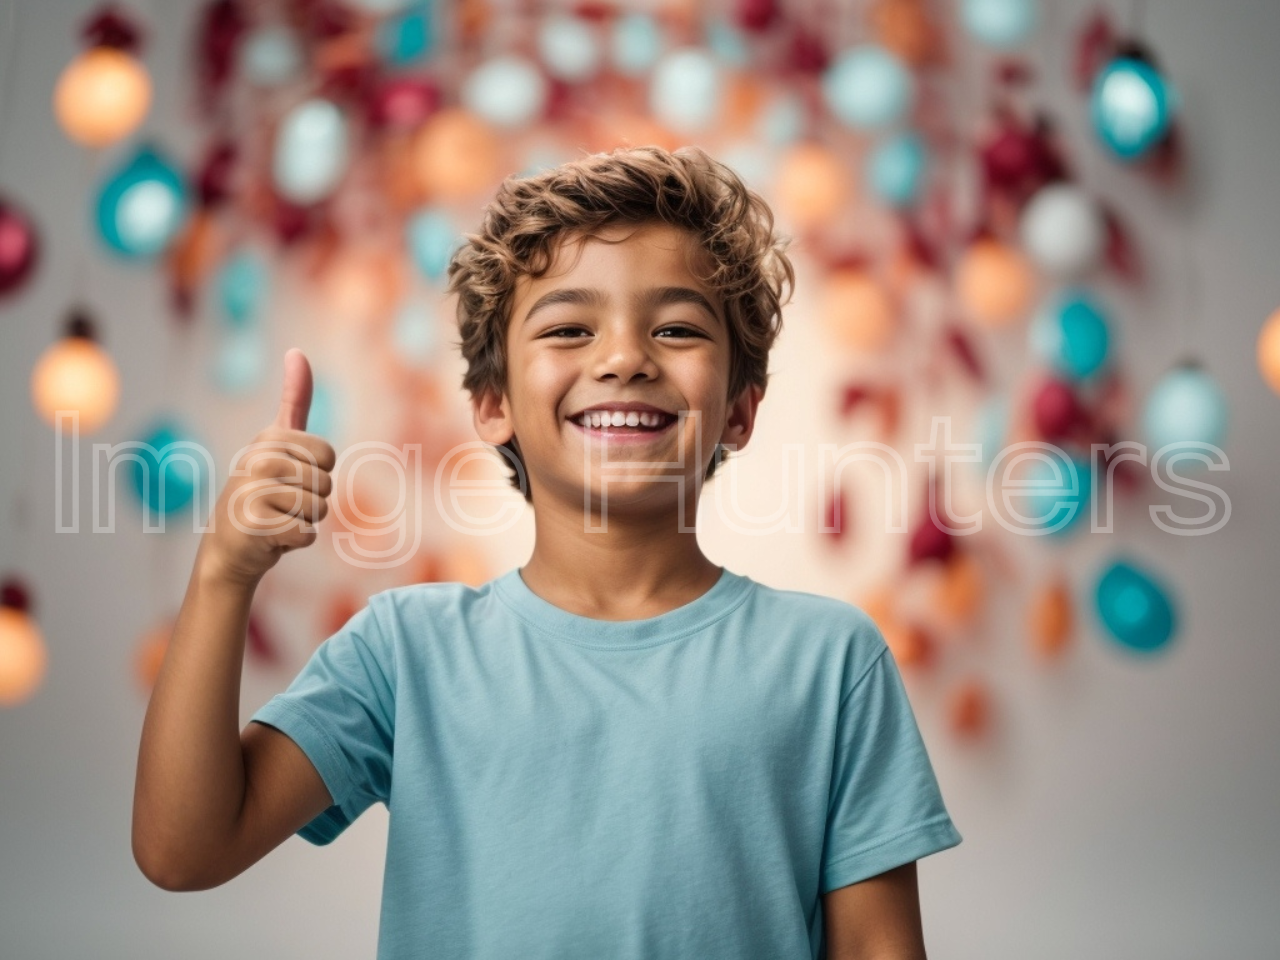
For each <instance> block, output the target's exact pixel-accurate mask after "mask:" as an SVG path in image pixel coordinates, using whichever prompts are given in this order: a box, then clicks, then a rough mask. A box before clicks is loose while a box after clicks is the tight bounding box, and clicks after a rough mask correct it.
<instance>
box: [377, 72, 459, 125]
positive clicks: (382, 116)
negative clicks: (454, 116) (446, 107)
mask: <svg viewBox="0 0 1280 960" xmlns="http://www.w3.org/2000/svg"><path fill="white" fill-rule="evenodd" d="M441 99H442V98H441V94H440V87H439V86H438V85H437V84H436V83H435V82H434V81H432V80H428V79H425V78H422V77H396V78H394V79H392V80H388V81H385V82H384V83H382V84H381V85H380V86H379V87H378V88H377V89H376V90H374V91H373V93H372V95H371V96H370V98H369V102H368V109H369V119H370V120H371V121H372V122H373V123H374V125H375V126H378V127H385V128H388V129H391V130H413V129H415V128H417V127H419V126H421V125H422V122H423V121H424V120H426V119H427V117H429V116H431V115H432V114H433V113H435V112H436V111H437V110H439V109H440V104H441Z"/></svg>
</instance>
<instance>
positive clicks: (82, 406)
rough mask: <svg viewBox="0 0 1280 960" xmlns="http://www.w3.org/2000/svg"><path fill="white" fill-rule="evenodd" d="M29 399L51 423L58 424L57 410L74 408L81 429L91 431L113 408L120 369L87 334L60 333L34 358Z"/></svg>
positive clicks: (82, 431)
mask: <svg viewBox="0 0 1280 960" xmlns="http://www.w3.org/2000/svg"><path fill="white" fill-rule="evenodd" d="M31 399H32V402H33V403H34V404H35V408H36V410H37V411H38V412H39V413H40V416H42V417H43V418H44V419H45V420H46V421H47V422H48V423H49V425H50V426H54V427H56V426H58V423H57V419H56V418H57V414H58V413H59V412H67V411H74V412H76V413H78V414H79V415H80V420H79V430H80V432H81V433H82V434H85V433H93V432H94V431H95V430H97V429H98V428H99V427H100V426H102V425H103V424H104V423H106V422H107V421H108V420H110V419H111V416H112V414H114V413H115V411H116V403H117V402H118V401H119V399H120V373H119V371H118V370H117V369H116V365H115V361H113V360H112V359H111V356H110V354H108V353H107V352H106V351H105V350H103V349H102V347H101V346H100V345H99V344H97V343H96V342H95V341H94V340H93V339H91V338H90V337H86V336H75V335H73V336H67V337H63V338H62V339H61V340H58V341H57V342H56V343H54V344H52V345H51V346H50V347H49V348H48V349H47V350H45V352H44V353H43V354H42V355H41V356H40V359H39V360H37V361H36V365H35V369H33V370H32V371H31ZM63 426H64V427H66V426H70V425H69V424H66V423H64V424H63Z"/></svg>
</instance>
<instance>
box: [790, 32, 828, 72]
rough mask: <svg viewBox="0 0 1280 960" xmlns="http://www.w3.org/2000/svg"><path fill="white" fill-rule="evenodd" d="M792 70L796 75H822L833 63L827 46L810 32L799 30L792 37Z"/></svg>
mask: <svg viewBox="0 0 1280 960" xmlns="http://www.w3.org/2000/svg"><path fill="white" fill-rule="evenodd" d="M788 59H789V61H790V64H791V69H792V70H794V71H795V72H796V73H810V74H814V73H822V71H824V70H826V69H827V65H828V64H829V63H830V62H831V55H830V54H829V53H828V52H827V45H826V44H825V43H823V42H822V38H821V37H818V36H816V35H814V34H812V33H810V32H809V31H808V30H802V29H798V30H796V32H795V33H794V34H793V35H792V37H791V53H790V56H789V58H788Z"/></svg>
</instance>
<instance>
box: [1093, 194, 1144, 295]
mask: <svg viewBox="0 0 1280 960" xmlns="http://www.w3.org/2000/svg"><path fill="white" fill-rule="evenodd" d="M1102 217H1103V221H1104V223H1105V224H1106V229H1107V243H1106V250H1105V253H1104V255H1105V257H1106V261H1107V266H1109V267H1110V268H1111V269H1112V270H1114V271H1115V272H1116V273H1117V274H1119V275H1120V276H1121V277H1123V278H1124V279H1125V280H1129V281H1132V282H1135V283H1136V282H1138V281H1140V280H1141V279H1142V263H1141V262H1140V261H1139V259H1138V251H1137V249H1136V248H1135V247H1134V245H1133V241H1132V240H1130V239H1129V234H1128V231H1126V230H1125V229H1124V225H1123V224H1122V223H1121V222H1120V218H1119V216H1117V215H1116V212H1115V210H1113V209H1112V208H1111V207H1110V206H1107V205H1105V204H1104V205H1103V207H1102Z"/></svg>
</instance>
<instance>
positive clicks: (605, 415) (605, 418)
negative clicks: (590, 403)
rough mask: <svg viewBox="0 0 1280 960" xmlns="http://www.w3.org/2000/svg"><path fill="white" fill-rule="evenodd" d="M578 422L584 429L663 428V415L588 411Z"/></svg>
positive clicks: (618, 411)
mask: <svg viewBox="0 0 1280 960" xmlns="http://www.w3.org/2000/svg"><path fill="white" fill-rule="evenodd" d="M578 422H579V423H580V424H582V426H584V427H596V428H599V427H650V428H656V427H661V426H662V422H663V415H662V414H660V413H652V412H650V411H645V412H643V413H641V412H640V411H638V410H629V411H626V412H624V411H622V410H614V411H609V410H588V411H586V412H585V413H583V414H582V415H581V416H580V417H579V418H578Z"/></svg>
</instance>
